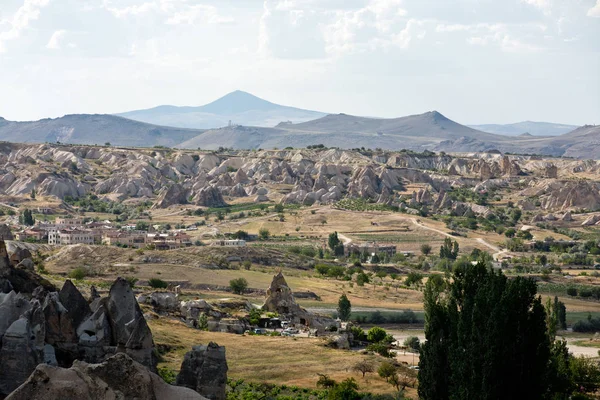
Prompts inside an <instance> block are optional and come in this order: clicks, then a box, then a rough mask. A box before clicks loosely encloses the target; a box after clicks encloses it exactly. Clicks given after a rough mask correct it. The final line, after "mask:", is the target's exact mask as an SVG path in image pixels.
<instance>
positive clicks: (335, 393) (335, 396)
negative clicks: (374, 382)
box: [327, 378, 360, 400]
mask: <svg viewBox="0 0 600 400" xmlns="http://www.w3.org/2000/svg"><path fill="white" fill-rule="evenodd" d="M327 399H328V400H358V399H360V395H359V394H358V383H357V382H356V380H355V379H354V378H348V379H345V380H343V381H341V382H340V383H338V384H337V385H335V386H334V387H333V388H331V389H330V390H329V394H328V395H327Z"/></svg>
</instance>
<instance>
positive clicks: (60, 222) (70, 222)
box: [54, 217, 83, 228]
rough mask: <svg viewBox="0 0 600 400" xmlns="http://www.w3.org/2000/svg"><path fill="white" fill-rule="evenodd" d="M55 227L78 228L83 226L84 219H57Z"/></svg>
mask: <svg viewBox="0 0 600 400" xmlns="http://www.w3.org/2000/svg"><path fill="white" fill-rule="evenodd" d="M54 225H56V227H58V228H65V227H76V226H82V225H83V218H59V217H56V219H55V220H54Z"/></svg>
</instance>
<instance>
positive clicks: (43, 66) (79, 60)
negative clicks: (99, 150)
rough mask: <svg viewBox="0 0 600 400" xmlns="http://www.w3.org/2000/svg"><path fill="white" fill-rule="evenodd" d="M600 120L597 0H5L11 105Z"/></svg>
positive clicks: (23, 110)
mask: <svg viewBox="0 0 600 400" xmlns="http://www.w3.org/2000/svg"><path fill="white" fill-rule="evenodd" d="M235 89H241V90H245V91H248V92H251V93H253V94H255V95H257V96H259V97H262V98H265V99H267V100H270V101H273V102H276V103H280V104H285V105H292V106H297V107H302V108H308V109H315V110H319V111H325V112H345V113H348V114H358V115H367V116H382V117H393V116H404V115H409V114H416V113H421V112H425V111H428V110H438V111H440V112H442V113H443V114H445V115H446V116H448V117H449V118H452V119H454V120H457V121H459V122H462V123H506V122H516V121H521V120H537V121H550V122H562V123H572V124H584V123H595V124H600V0H266V1H262V0H215V1H197V0H0V116H3V117H5V118H7V119H11V120H28V119H38V118H43V117H57V116H62V115H64V114H70V113H110V112H121V111H128V110H132V109H140V108H147V107H151V106H156V105H159V104H175V105H202V104H205V103H208V102H210V101H212V100H214V99H216V98H218V97H220V96H222V95H224V94H226V93H227V92H230V91H233V90H235Z"/></svg>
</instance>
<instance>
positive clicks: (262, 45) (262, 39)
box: [258, 0, 272, 57]
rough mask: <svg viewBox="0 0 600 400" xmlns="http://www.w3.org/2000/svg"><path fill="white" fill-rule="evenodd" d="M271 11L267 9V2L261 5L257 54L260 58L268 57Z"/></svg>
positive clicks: (266, 0) (267, 0)
mask: <svg viewBox="0 0 600 400" xmlns="http://www.w3.org/2000/svg"><path fill="white" fill-rule="evenodd" d="M271 15H272V13H271V9H270V8H269V0H265V1H264V3H263V13H262V15H261V16H260V21H259V24H258V53H259V54H261V55H262V56H265V57H266V56H269V55H270V49H269V42H270V39H271V38H270V35H269V27H268V24H269V19H270V18H271Z"/></svg>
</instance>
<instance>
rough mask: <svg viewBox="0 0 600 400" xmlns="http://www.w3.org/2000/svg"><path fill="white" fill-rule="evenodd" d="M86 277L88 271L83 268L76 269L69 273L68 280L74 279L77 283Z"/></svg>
mask: <svg viewBox="0 0 600 400" xmlns="http://www.w3.org/2000/svg"><path fill="white" fill-rule="evenodd" d="M86 276H88V270H87V269H86V268H84V267H77V268H75V269H74V270H72V271H71V272H69V278H71V279H75V280H78V281H80V280H82V279H83V278H85V277H86Z"/></svg>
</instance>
